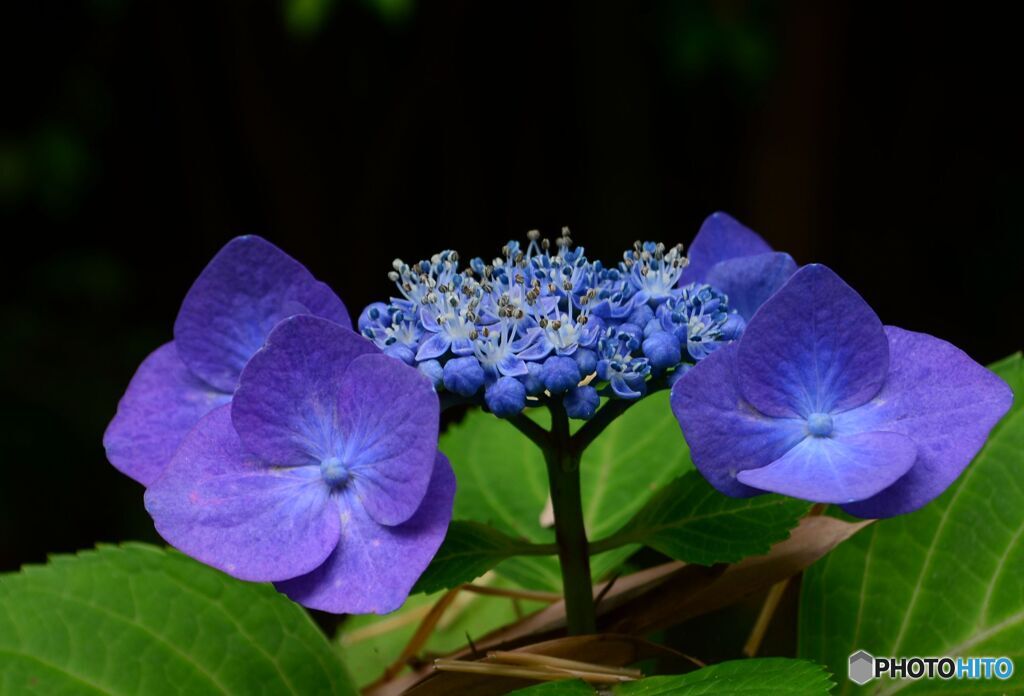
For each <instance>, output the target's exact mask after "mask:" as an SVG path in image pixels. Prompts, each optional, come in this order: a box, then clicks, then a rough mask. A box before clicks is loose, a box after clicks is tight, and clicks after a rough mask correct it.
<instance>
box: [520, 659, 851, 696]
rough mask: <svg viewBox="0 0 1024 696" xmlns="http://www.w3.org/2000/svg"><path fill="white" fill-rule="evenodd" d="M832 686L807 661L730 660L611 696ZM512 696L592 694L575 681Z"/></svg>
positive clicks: (777, 695)
mask: <svg viewBox="0 0 1024 696" xmlns="http://www.w3.org/2000/svg"><path fill="white" fill-rule="evenodd" d="M832 686H833V683H832V680H831V679H830V678H829V673H828V672H826V671H825V670H824V669H823V668H822V667H821V666H820V665H816V664H814V663H813V662H809V661H807V660H789V659H786V658H782V657H765V658H759V659H756V660H733V661H731V662H722V663H720V664H717V665H712V666H711V667H704V668H703V669H698V670H697V671H695V672H690V673H688V674H679V675H674V676H667V677H648V678H647V679H640V680H638V681H634V682H627V683H625V684H618V685H616V686H615V687H613V688H612V690H611V692H612V694H614V696H698V695H699V694H701V695H702V694H734V695H735V696H826V695H827V694H828V693H829V690H830V689H831V688H832ZM513 693H514V694H515V696H586V695H587V694H594V693H595V692H594V690H593V689H592V688H591V687H589V686H587V685H586V684H584V683H583V682H581V681H578V680H572V681H564V682H551V683H548V684H541V685H538V686H531V687H529V688H527V689H521V690H519V691H515V692H513Z"/></svg>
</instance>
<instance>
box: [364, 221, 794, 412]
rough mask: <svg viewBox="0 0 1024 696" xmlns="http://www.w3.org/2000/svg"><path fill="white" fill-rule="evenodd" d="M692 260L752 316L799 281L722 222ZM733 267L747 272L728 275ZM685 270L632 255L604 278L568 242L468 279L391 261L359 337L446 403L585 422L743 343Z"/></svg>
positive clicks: (514, 250)
mask: <svg viewBox="0 0 1024 696" xmlns="http://www.w3.org/2000/svg"><path fill="white" fill-rule="evenodd" d="M693 251H694V253H697V254H698V256H699V258H700V259H701V260H702V261H701V262H702V264H703V265H705V266H707V267H708V269H710V271H709V272H712V271H713V272H715V273H718V275H719V276H720V277H721V278H723V280H728V281H729V282H731V283H732V285H733V287H735V289H736V292H737V293H738V295H739V296H740V297H741V299H742V301H743V303H744V306H745V307H748V308H750V311H753V309H756V306H757V305H758V304H760V302H762V301H763V300H764V299H765V298H766V297H767V296H768V294H770V292H771V291H772V290H774V289H775V287H777V286H778V285H781V283H782V282H783V281H784V280H785V277H782V276H783V275H784V274H785V273H786V272H787V271H788V273H792V272H793V271H794V270H795V264H793V263H792V259H790V258H789V257H788V255H785V254H777V253H774V252H772V251H771V250H770V248H769V247H768V245H767V244H766V243H765V242H764V241H763V240H761V239H760V237H758V236H757V235H756V234H755V233H753V232H751V231H750V230H747V229H746V228H745V227H743V226H742V225H740V224H739V223H737V222H736V221H735V220H733V219H732V218H730V217H728V216H727V215H724V214H723V213H717V214H716V215H714V216H712V217H711V218H709V220H708V222H706V223H705V226H704V229H702V231H701V233H700V234H699V235H698V237H697V239H696V241H695V242H694V250H693ZM747 257H749V258H747ZM751 259H752V260H751ZM787 259H788V264H787V263H785V261H786V260H787ZM780 260H781V261H783V263H781V264H780ZM720 262H721V263H720ZM730 262H735V263H736V264H745V265H742V270H739V265H737V267H736V268H735V269H733V270H731V271H730V270H729V269H730V268H731V267H729V266H728V263H730ZM687 263H688V260H687V258H686V256H684V255H683V250H682V247H681V246H675V247H667V246H665V245H664V244H660V243H656V242H636V243H635V244H634V245H633V248H632V249H629V250H627V251H626V252H625V253H624V254H623V257H622V260H621V261H619V262H618V263H616V264H614V265H610V266H605V265H604V264H603V263H601V262H600V261H591V260H589V259H588V258H587V257H586V255H585V252H584V250H583V249H582V248H578V247H577V248H574V247H573V244H572V240H571V238H570V236H569V232H568V230H563V231H562V234H561V235H560V236H559V237H558V238H556V239H555V240H554V241H553V242H552V241H551V240H547V239H542V238H541V237H540V235H539V234H538V233H536V232H531V233H530V234H529V235H528V241H527V243H526V244H525V245H520V244H519V243H518V242H515V241H511V242H509V243H508V244H506V245H505V246H504V247H503V248H502V253H501V255H500V256H498V257H496V258H494V259H493V260H491V261H490V262H485V261H484V260H483V259H480V258H474V259H472V260H471V261H470V262H469V263H468V264H467V265H466V266H465V267H463V266H462V265H461V264H460V258H459V255H458V254H457V253H456V252H454V251H444V252H441V253H439V254H436V255H435V256H433V257H432V258H431V259H429V260H425V261H420V262H417V263H412V264H409V263H405V262H403V261H401V260H396V261H395V263H394V267H393V270H392V271H391V280H392V281H393V282H394V283H395V285H396V288H397V293H396V295H395V296H394V297H392V298H391V299H390V301H388V302H377V303H374V304H371V305H370V306H369V307H367V308H366V309H365V310H364V311H363V312H362V314H361V315H360V317H359V321H358V328H359V330H360V332H361V333H362V334H363V335H364V336H366V337H367V338H368V339H370V340H371V341H373V342H374V343H375V344H376V345H377V346H378V347H379V348H380V349H381V350H383V351H384V352H385V353H386V354H388V355H391V356H393V357H395V358H398V359H399V360H402V361H403V362H405V363H407V364H409V365H413V366H416V367H417V369H419V370H420V371H421V372H423V373H424V374H425V375H427V376H428V377H429V378H430V379H431V381H432V382H433V383H434V385H435V387H436V388H437V389H438V390H439V391H441V392H445V393H447V397H448V398H452V399H462V400H465V401H470V402H481V403H482V404H483V405H485V406H486V407H487V408H488V409H489V410H490V411H492V412H493V413H494V414H495V415H498V416H501V417H514V416H516V415H518V414H519V413H520V412H522V410H523V409H524V408H525V407H526V406H528V405H531V404H534V403H537V400H538V399H539V398H540V397H541V396H543V395H546V396H548V397H556V398H562V400H563V402H564V404H565V407H566V409H567V411H568V413H569V415H570V416H571V417H573V418H580V419H587V418H590V417H591V416H592V415H593V414H594V411H595V410H596V408H597V407H598V404H599V403H600V397H601V396H607V397H611V398H617V399H627V400H632V399H637V398H640V397H641V396H643V395H644V394H645V393H647V390H648V385H649V383H650V382H651V380H652V379H659V380H660V379H672V378H674V377H676V376H678V375H679V374H682V372H683V371H685V369H686V368H687V367H688V366H690V365H692V364H694V363H695V362H697V361H699V360H702V359H703V358H705V357H706V356H707V355H709V354H710V353H711V352H713V351H714V350H715V349H716V348H718V347H719V346H721V345H724V344H725V343H728V342H729V341H732V340H734V339H735V338H736V337H738V336H739V335H740V333H741V332H742V331H743V326H744V324H745V321H744V318H743V316H742V315H741V314H740V313H739V312H737V311H736V310H735V309H734V308H733V307H732V305H731V304H730V302H731V300H730V298H729V297H728V296H727V295H726V294H725V293H723V292H722V291H721V290H720V289H718V288H716V287H714V286H712V285H710V284H708V283H706V282H704V280H703V277H702V276H695V277H694V279H693V280H692V281H687V280H686V277H685V274H686V273H687ZM720 266H725V270H722V269H721V268H720ZM755 269H763V270H764V271H765V272H764V273H761V274H760V275H758V272H757V271H756V270H755ZM704 270H707V269H704ZM704 270H702V271H701V273H702V274H703V273H704ZM684 281H685V282H684Z"/></svg>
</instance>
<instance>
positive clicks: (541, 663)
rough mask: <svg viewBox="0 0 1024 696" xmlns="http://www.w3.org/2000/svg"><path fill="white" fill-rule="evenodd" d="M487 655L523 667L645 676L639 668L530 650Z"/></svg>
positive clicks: (622, 675) (632, 676)
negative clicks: (610, 665) (602, 663)
mask: <svg viewBox="0 0 1024 696" xmlns="http://www.w3.org/2000/svg"><path fill="white" fill-rule="evenodd" d="M487 657H488V658H489V659H490V660H493V661H495V662H502V663H504V664H509V665H522V666H523V667H552V668H554V669H572V670H576V671H579V672H596V673H598V674H616V675H618V676H620V677H631V678H633V679H639V678H640V677H642V676H644V674H643V672H641V671H640V670H638V669H630V668H628V667H609V666H608V665H599V664H595V663H592V662H580V661H579V660H567V659H565V658H564V657H553V656H551V655H540V654H537V653H528V652H511V651H508V650H490V651H488V653H487Z"/></svg>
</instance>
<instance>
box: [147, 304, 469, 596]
mask: <svg viewBox="0 0 1024 696" xmlns="http://www.w3.org/2000/svg"><path fill="white" fill-rule="evenodd" d="M438 412H439V405H438V398H437V394H436V393H435V391H434V389H433V387H432V385H431V384H430V381H429V380H428V379H427V378H426V377H425V376H423V375H422V374H421V373H420V372H419V371H418V370H416V369H415V368H412V367H409V366H407V365H405V364H404V363H403V362H402V361H400V360H396V359H394V358H392V357H389V356H387V355H384V354H382V353H381V352H380V351H379V350H378V349H377V348H376V346H374V345H373V343H372V342H370V341H368V340H366V339H365V338H363V337H361V336H359V335H358V334H356V333H354V332H352V331H350V330H349V329H346V328H343V327H341V326H338V325H337V324H335V323H333V322H330V321H328V320H325V319H322V318H319V317H314V316H308V315H305V316H293V317H291V318H289V319H286V320H284V321H282V322H280V323H279V324H278V325H277V327H276V328H274V329H273V331H272V332H271V333H270V335H269V337H268V339H267V342H266V345H265V347H264V348H262V349H260V350H259V351H258V352H256V353H255V355H253V356H252V357H251V359H250V360H249V361H248V363H247V364H246V366H245V368H244V369H243V370H242V373H241V376H240V378H239V381H238V389H237V391H236V392H235V396H234V399H233V400H232V402H231V403H230V404H226V405H223V406H220V407H219V408H216V409H214V410H213V411H211V412H210V413H208V414H207V415H205V416H204V417H203V418H202V419H201V420H200V421H199V423H198V424H197V425H196V426H195V428H194V429H193V430H192V431H191V432H190V433H189V434H188V436H187V437H186V438H185V440H184V441H183V442H182V444H181V446H180V448H179V449H178V451H177V453H176V454H175V456H174V457H173V459H172V460H171V462H170V463H169V464H168V465H167V467H166V469H165V470H164V472H163V474H162V475H161V476H160V477H159V478H158V479H157V480H156V481H155V482H153V483H152V485H151V486H150V487H149V489H148V490H147V491H146V509H147V510H148V511H149V513H150V514H151V515H152V517H153V520H154V522H155V523H156V528H157V530H158V531H159V532H160V534H161V535H162V536H163V537H164V538H165V539H166V540H167V541H168V542H170V543H171V544H172V545H174V546H175V547H176V548H178V549H180V550H181V551H183V552H184V553H186V554H188V555H190V556H192V557H194V558H196V559H198V560H200V561H202V562H204V563H207V564H209V565H211V566H214V567H216V568H219V569H221V570H223V571H224V572H226V573H228V574H230V575H233V576H235V577H237V578H240V579H243V580H251V581H270V582H274V583H275V584H276V586H277V588H278V589H279V590H280V591H281V592H283V593H285V594H287V595H288V596H289V597H291V598H292V599H293V600H295V601H297V602H299V603H300V604H303V605H305V606H307V607H311V608H315V609H321V610H324V611H329V612H334V613H386V612H389V611H393V610H394V609H396V608H398V607H399V606H400V605H401V604H402V602H403V601H404V600H405V598H406V597H407V596H408V594H409V591H410V589H411V588H412V586H413V584H414V583H415V581H416V580H417V579H418V577H419V576H420V574H421V573H422V572H423V570H424V569H425V568H426V567H427V565H428V564H429V562H430V560H431V559H432V558H433V556H434V554H435V553H436V551H437V549H438V547H439V546H440V544H441V541H442V540H443V538H444V535H445V532H446V531H447V528H448V523H449V521H450V519H451V515H452V504H453V500H454V494H455V479H454V475H453V473H452V470H451V467H450V466H449V464H448V462H447V460H446V459H445V458H444V456H443V455H441V454H440V453H439V452H438V450H437V433H438Z"/></svg>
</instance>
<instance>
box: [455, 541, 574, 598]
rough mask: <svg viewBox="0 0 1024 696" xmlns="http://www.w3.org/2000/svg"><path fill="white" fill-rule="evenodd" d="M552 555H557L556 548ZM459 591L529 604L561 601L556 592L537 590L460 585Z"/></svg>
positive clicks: (560, 596)
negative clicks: (517, 600) (522, 601)
mask: <svg viewBox="0 0 1024 696" xmlns="http://www.w3.org/2000/svg"><path fill="white" fill-rule="evenodd" d="M553 553H558V549H557V548H556V549H555V550H554V551H553ZM460 589H463V590H465V591H466V592H473V593H475V594H479V595H488V596H491V597H508V598H509V599H526V600H529V601H531V602H546V603H548V604H554V603H555V602H558V601H560V600H561V599H562V595H560V594H558V593H557V592H540V591H537V590H520V589H514V588H505V587H488V586H487V585H462V586H461V588H460Z"/></svg>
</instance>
